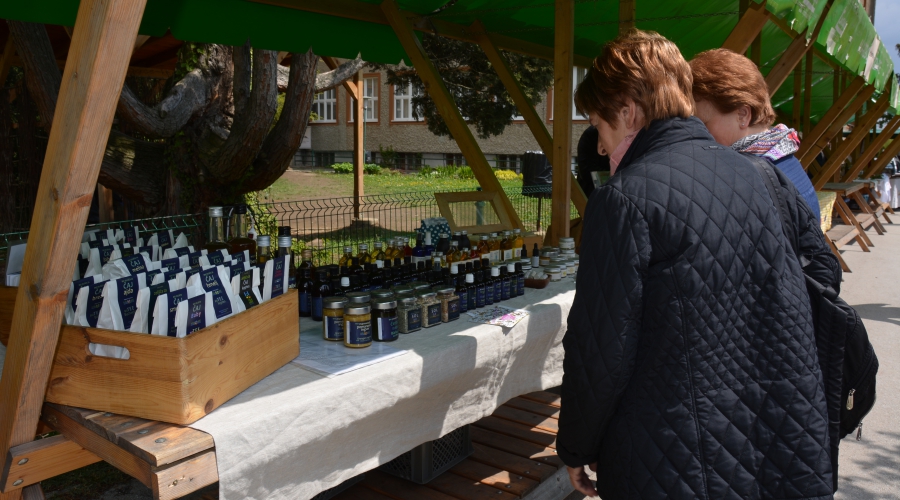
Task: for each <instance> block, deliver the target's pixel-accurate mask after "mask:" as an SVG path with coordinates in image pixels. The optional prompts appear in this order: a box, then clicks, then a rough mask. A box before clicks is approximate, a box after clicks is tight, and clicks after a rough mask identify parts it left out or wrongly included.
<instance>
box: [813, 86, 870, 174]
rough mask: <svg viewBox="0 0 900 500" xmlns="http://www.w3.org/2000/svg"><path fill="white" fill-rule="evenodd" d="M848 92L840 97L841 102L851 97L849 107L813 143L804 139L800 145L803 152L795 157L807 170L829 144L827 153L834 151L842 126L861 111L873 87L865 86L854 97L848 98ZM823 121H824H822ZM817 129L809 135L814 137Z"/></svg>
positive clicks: (841, 111)
mask: <svg viewBox="0 0 900 500" xmlns="http://www.w3.org/2000/svg"><path fill="white" fill-rule="evenodd" d="M849 90H850V89H849V88H848V89H847V92H844V94H842V95H841V100H843V99H844V98H845V97H851V98H852V102H851V103H850V105H849V106H847V107H846V108H844V109H841V110H839V112H838V114H837V116H836V117H835V118H834V119H833V120H832V121H831V123H829V124H828V125H827V126H826V127H825V128H824V129H823V130H822V131H821V135H820V136H819V138H818V139H816V140H815V141H813V140H812V139H811V138H810V139H809V140H808V141H807V140H806V139H804V140H803V142H802V143H801V144H800V148H801V150H800V151H803V152H802V153H800V151H798V156H797V157H798V158H800V163H801V164H802V165H803V167H804V168H809V166H810V165H811V164H812V162H813V160H815V159H816V156H817V155H818V154H819V153H821V152H822V151H823V150H824V149H825V147H826V146H828V144H829V143H831V148H832V149H831V151H830V152H829V153H831V152H833V151H834V149H835V147H836V146H837V142H836V141H837V139H838V138H839V137H840V134H841V131H842V130H843V128H844V124H845V123H847V121H848V120H849V119H850V117H852V116H853V114H854V113H856V112H857V111H859V110H860V109H862V107H863V105H865V104H866V102H868V100H869V97H871V96H872V94H873V93H875V87H873V86H871V85H868V86H866V87H865V88H863V89H862V90H860V91H859V92H858V93H856V94H854V95H849V96H848V92H849ZM838 104H840V101H839V102H838V103H835V106H837V105H838ZM835 106H832V110H834V109H835ZM830 111H831V110H829V112H830ZM823 121H825V120H824V119H823ZM821 124H822V122H819V125H821ZM818 129H819V126H817V127H816V130H813V133H812V134H811V135H816V133H817V130H818ZM833 141H834V142H833ZM804 147H806V149H805V150H804V149H803V148H804ZM830 156H831V154H829V157H830Z"/></svg>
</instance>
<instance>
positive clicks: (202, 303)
mask: <svg viewBox="0 0 900 500" xmlns="http://www.w3.org/2000/svg"><path fill="white" fill-rule="evenodd" d="M188 311H189V312H188V319H187V333H186V335H190V334H192V333H194V332H196V331H197V330H200V329H202V328H204V327H205V326H206V296H204V295H198V296H196V297H194V298H193V299H188Z"/></svg>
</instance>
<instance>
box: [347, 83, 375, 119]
mask: <svg viewBox="0 0 900 500" xmlns="http://www.w3.org/2000/svg"><path fill="white" fill-rule="evenodd" d="M378 87H379V85H378V77H377V76H368V77H366V78H364V79H363V98H364V100H363V109H364V110H365V112H366V121H367V122H377V121H378ZM351 102H352V103H353V104H352V105H351V106H350V121H354V120H356V99H351Z"/></svg>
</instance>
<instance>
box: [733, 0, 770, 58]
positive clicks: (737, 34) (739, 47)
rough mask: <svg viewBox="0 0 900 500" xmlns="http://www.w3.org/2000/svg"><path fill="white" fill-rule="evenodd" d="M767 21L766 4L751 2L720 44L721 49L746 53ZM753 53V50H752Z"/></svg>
mask: <svg viewBox="0 0 900 500" xmlns="http://www.w3.org/2000/svg"><path fill="white" fill-rule="evenodd" d="M768 20H769V11H767V10H766V2H760V3H756V2H751V3H750V5H749V6H748V7H747V10H746V12H744V13H743V14H742V15H741V20H740V21H738V23H737V25H735V27H734V29H732V30H731V33H730V34H729V35H728V38H726V39H725V43H723V44H722V48H723V49H728V50H733V51H734V52H737V53H738V54H743V53H745V52H747V49H748V48H750V44H751V43H753V41H754V39H756V38H758V36H759V33H760V32H761V31H762V29H763V27H764V26H765V25H766V21H768ZM754 53H755V50H754Z"/></svg>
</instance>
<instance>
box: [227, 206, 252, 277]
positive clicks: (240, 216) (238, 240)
mask: <svg viewBox="0 0 900 500" xmlns="http://www.w3.org/2000/svg"><path fill="white" fill-rule="evenodd" d="M231 218H232V219H233V220H234V231H233V232H232V233H231V234H233V235H234V237H233V238H231V239H230V240H228V253H230V254H232V255H233V254H238V253H241V252H243V251H244V250H247V251H248V253H249V254H250V264H256V241H254V240H253V238H250V237H249V236H247V222H248V219H247V205H238V206H236V207H234V214H233V215H232V216H231Z"/></svg>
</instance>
